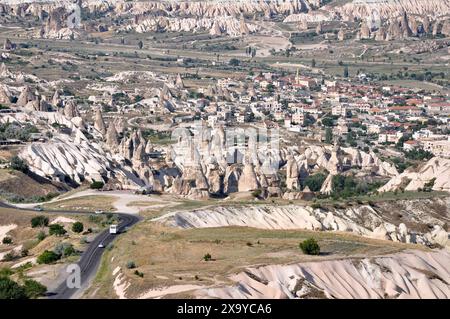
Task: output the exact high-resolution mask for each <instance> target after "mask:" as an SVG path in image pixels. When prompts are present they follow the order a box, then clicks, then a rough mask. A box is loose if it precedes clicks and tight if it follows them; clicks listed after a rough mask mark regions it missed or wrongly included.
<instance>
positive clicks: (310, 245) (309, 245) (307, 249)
mask: <svg viewBox="0 0 450 319" xmlns="http://www.w3.org/2000/svg"><path fill="white" fill-rule="evenodd" d="M299 246H300V249H301V250H302V252H303V253H304V254H307V255H319V254H320V246H319V244H318V243H317V241H316V240H315V239H314V238H309V239H307V240H305V241H303V242H301V243H300V245H299Z"/></svg>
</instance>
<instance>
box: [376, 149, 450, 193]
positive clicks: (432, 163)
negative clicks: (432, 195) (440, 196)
mask: <svg viewBox="0 0 450 319" xmlns="http://www.w3.org/2000/svg"><path fill="white" fill-rule="evenodd" d="M449 176H450V160H449V159H445V158H439V157H434V158H432V159H430V160H429V161H428V162H427V163H425V164H424V165H422V167H420V168H419V169H418V170H417V171H415V170H414V169H408V170H406V171H404V172H403V173H402V174H400V175H397V176H394V177H393V178H392V179H391V180H390V181H389V182H388V183H387V184H385V185H384V186H383V187H381V188H380V189H379V191H380V192H392V191H396V190H401V189H404V190H409V191H417V190H418V189H423V188H424V187H425V186H426V184H427V183H429V184H430V187H431V189H433V190H436V191H447V192H449V191H450V178H449Z"/></svg>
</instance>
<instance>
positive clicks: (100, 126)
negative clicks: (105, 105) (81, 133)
mask: <svg viewBox="0 0 450 319" xmlns="http://www.w3.org/2000/svg"><path fill="white" fill-rule="evenodd" d="M94 128H95V129H96V130H97V131H98V132H100V133H101V134H102V135H105V134H106V125H105V121H104V120H103V115H102V111H101V110H100V109H99V108H98V109H97V110H96V111H95V120H94Z"/></svg>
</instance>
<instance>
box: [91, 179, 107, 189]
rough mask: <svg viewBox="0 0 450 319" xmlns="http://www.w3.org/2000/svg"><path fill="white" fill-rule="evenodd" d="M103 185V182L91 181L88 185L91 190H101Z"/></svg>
mask: <svg viewBox="0 0 450 319" xmlns="http://www.w3.org/2000/svg"><path fill="white" fill-rule="evenodd" d="M104 185H105V184H104V183H103V182H97V181H93V182H92V183H91V185H90V188H91V189H102V188H103V186H104Z"/></svg>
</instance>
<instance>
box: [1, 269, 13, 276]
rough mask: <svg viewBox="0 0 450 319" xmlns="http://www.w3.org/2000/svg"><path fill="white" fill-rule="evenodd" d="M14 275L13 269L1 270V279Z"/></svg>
mask: <svg viewBox="0 0 450 319" xmlns="http://www.w3.org/2000/svg"><path fill="white" fill-rule="evenodd" d="M12 274H14V271H12V270H11V268H6V267H5V268H1V269H0V278H4V277H9V276H11V275H12Z"/></svg>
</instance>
